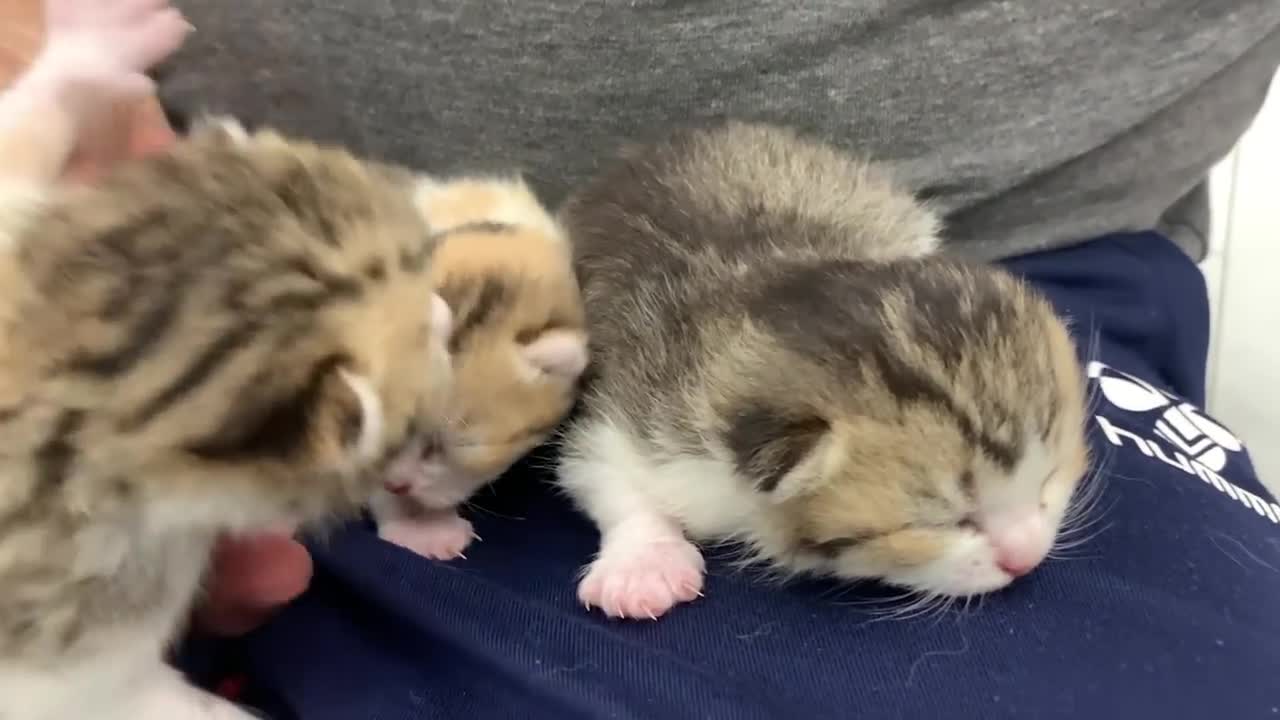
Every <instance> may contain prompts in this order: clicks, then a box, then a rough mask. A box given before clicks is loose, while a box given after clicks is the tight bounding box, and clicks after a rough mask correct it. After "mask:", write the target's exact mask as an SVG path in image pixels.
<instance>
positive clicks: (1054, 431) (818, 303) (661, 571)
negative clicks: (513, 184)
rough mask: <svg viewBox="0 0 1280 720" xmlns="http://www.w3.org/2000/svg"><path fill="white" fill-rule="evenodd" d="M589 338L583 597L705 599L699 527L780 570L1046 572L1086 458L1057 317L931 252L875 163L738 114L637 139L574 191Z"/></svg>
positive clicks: (634, 606)
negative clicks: (587, 557) (588, 555)
mask: <svg viewBox="0 0 1280 720" xmlns="http://www.w3.org/2000/svg"><path fill="white" fill-rule="evenodd" d="M562 220H563V222H564V223H565V226H566V228H567V229H568V230H569V234H570V238H571V239H572V241H573V243H574V247H575V252H576V259H577V268H578V273H579V278H580V281H581V282H582V286H583V293H584V298H585V303H586V307H587V319H588V324H587V325H588V329H589V331H590V333H591V342H592V362H593V366H592V370H591V373H590V375H591V381H590V382H589V383H588V384H587V387H586V388H585V390H584V392H583V399H582V412H581V413H580V414H576V415H575V417H574V418H573V419H572V420H571V421H570V423H569V425H568V427H567V428H566V430H565V432H564V453H563V457H562V459H561V465H560V471H559V478H560V482H561V483H562V485H563V487H564V489H565V490H567V491H568V492H569V494H570V495H571V496H572V497H573V499H574V500H575V501H576V502H577V504H578V505H579V506H580V507H581V508H582V509H583V510H584V511H585V512H586V513H587V514H588V515H589V516H590V517H591V518H592V519H593V520H594V521H595V522H596V524H597V525H598V526H599V528H600V531H601V534H602V538H601V547H600V552H599V555H598V556H597V557H596V559H595V561H594V562H593V563H591V565H590V567H589V568H587V569H586V572H585V576H584V578H583V579H582V581H581V583H580V585H579V587H578V596H579V598H580V599H581V601H582V602H583V603H585V604H586V605H587V606H588V607H598V608H601V609H602V610H603V611H604V612H605V613H607V614H608V615H610V616H618V617H630V618H637V617H649V618H656V617H657V616H658V615H661V614H662V613H664V612H666V611H667V610H669V609H670V608H671V607H672V606H673V605H675V604H677V603H679V602H683V601H689V600H692V599H693V598H695V597H697V596H698V595H699V594H700V590H701V587H702V578H703V559H702V556H701V554H700V553H699V550H698V548H697V547H695V546H694V545H693V544H691V543H690V541H689V540H688V539H686V538H687V537H688V538H692V539H694V540H705V541H713V542H719V541H726V540H732V541H740V542H742V543H744V544H745V546H746V548H747V551H748V553H749V556H750V558H751V559H754V560H759V561H763V562H766V563H769V564H772V565H773V566H774V567H775V568H777V569H779V570H782V571H784V572H809V573H816V574H826V575H834V576H839V577H843V578H849V579H857V578H879V579H882V580H885V581H887V582H889V583H892V584H896V585H900V586H904V587H906V588H909V589H912V590H916V591H919V592H921V593H927V594H939V595H958V596H967V595H972V594H979V593H985V592H989V591H993V590H995V589H997V588H1000V587H1002V586H1004V585H1006V584H1007V583H1009V582H1010V581H1011V580H1012V579H1013V578H1015V577H1017V576H1020V575H1024V574H1026V573H1028V572H1030V571H1031V570H1032V569H1033V568H1035V567H1036V566H1037V565H1038V564H1039V563H1040V562H1041V561H1042V560H1043V558H1044V557H1045V556H1046V554H1047V553H1048V552H1049V550H1050V548H1051V547H1052V545H1053V542H1054V538H1055V536H1056V533H1057V530H1058V527H1059V525H1060V523H1061V522H1062V519H1063V516H1064V512H1065V510H1066V508H1067V505H1068V502H1069V501H1070V498H1071V497H1072V495H1073V492H1074V489H1075V487H1076V485H1077V483H1078V482H1079V480H1080V479H1081V476H1082V475H1083V473H1084V472H1085V470H1086V466H1087V462H1088V457H1087V449H1086V445H1085V436H1084V390H1083V372H1082V371H1081V368H1080V367H1079V366H1078V363H1077V360H1076V355H1075V350H1074V347H1073V345H1072V341H1071V339H1070V337H1069V336H1068V334H1067V331H1066V329H1065V327H1064V325H1063V323H1062V322H1061V321H1060V320H1059V319H1058V318H1057V317H1056V316H1055V314H1054V312H1053V310H1052V308H1051V307H1050V306H1049V305H1048V303H1047V302H1045V300H1043V299H1042V298H1041V297H1040V296H1039V295H1037V294H1036V293H1035V292H1033V291H1032V290H1031V289H1030V288H1029V287H1027V286H1026V285H1024V284H1023V283H1021V282H1019V281H1018V280H1016V279H1014V278H1013V277H1012V276H1010V275H1009V274H1007V273H1005V272H1004V271H1002V270H999V269H996V268H994V267H987V266H982V265H970V264H966V263H962V262H959V261H955V260H946V259H942V258H939V257H935V256H933V255H932V252H933V249H934V248H935V246H936V244H937V240H936V235H935V233H936V228H937V222H936V221H935V218H934V216H933V215H932V214H931V213H930V212H929V211H927V210H926V209H924V208H922V207H921V206H919V205H917V204H916V203H915V202H914V201H913V200H912V198H911V197H910V195H908V194H907V193H905V192H902V191H900V190H898V189H896V188H895V187H894V186H893V185H892V184H891V183H890V182H889V181H888V180H887V179H886V178H885V177H883V176H882V175H881V174H880V172H879V171H878V170H877V169H876V168H874V167H872V166H869V165H867V164H865V163H862V162H860V161H858V160H856V159H853V158H850V157H847V156H845V155H843V154H841V153H840V152H838V151H837V150H835V149H833V148H831V147H828V146H825V145H823V144H820V143H817V142H814V141H811V140H806V139H803V138H801V137H798V136H797V135H795V134H793V133H792V132H789V131H787V130H784V129H778V128H771V127H768V126H759V125H750V124H741V123H730V124H727V125H725V126H722V127H718V128H714V129H710V130H691V131H685V132H680V133H677V134H675V135H674V137H672V138H670V139H669V140H668V141H666V142H663V143H659V144H656V145H654V146H651V147H647V148H640V149H635V150H632V151H630V152H629V153H627V154H626V155H625V157H624V158H623V159H622V160H621V161H620V162H619V163H617V164H616V165H615V166H614V167H613V168H611V169H609V170H607V171H606V172H604V173H603V174H602V175H601V176H600V177H598V178H597V179H596V180H594V181H593V182H591V183H589V184H588V186H587V187H585V188H584V189H582V190H581V191H580V192H578V193H577V194H576V195H575V196H574V197H572V198H571V199H570V200H569V201H568V203H567V204H566V206H565V208H564V210H563V213H562Z"/></svg>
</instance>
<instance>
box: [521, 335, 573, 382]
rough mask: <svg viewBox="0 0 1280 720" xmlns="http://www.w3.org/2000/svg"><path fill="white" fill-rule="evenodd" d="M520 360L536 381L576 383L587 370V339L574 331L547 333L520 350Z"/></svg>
mask: <svg viewBox="0 0 1280 720" xmlns="http://www.w3.org/2000/svg"><path fill="white" fill-rule="evenodd" d="M520 357H521V360H523V361H524V362H525V363H526V364H527V366H528V369H529V370H531V371H532V373H533V374H534V376H535V377H536V376H538V375H541V374H546V375H552V376H555V377H558V378H561V379H564V380H575V379H577V378H578V377H579V376H580V375H582V372H583V371H584V370H585V369H586V367H587V339H586V338H585V337H584V336H583V334H582V333H580V332H577V331H574V330H548V331H546V332H544V333H542V334H541V335H539V336H538V337H536V338H534V340H533V341H532V342H530V343H528V344H526V345H525V346H524V347H522V348H520Z"/></svg>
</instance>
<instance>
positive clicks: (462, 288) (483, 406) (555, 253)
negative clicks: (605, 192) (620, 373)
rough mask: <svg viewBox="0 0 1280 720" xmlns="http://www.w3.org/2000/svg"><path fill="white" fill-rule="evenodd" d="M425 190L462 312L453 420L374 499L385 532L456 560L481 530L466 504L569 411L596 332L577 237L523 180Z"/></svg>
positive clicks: (454, 349) (473, 181)
mask: <svg viewBox="0 0 1280 720" xmlns="http://www.w3.org/2000/svg"><path fill="white" fill-rule="evenodd" d="M417 199H418V206H419V208H420V209H421V211H422V212H423V215H424V216H425V217H426V218H427V222H428V224H429V225H430V227H431V232H432V238H433V241H434V242H435V243H436V245H435V247H436V249H435V251H434V253H433V256H432V265H431V279H432V283H433V285H434V286H435V287H436V288H437V291H438V292H439V293H440V294H441V296H442V297H443V298H444V299H445V301H446V302H447V303H448V304H449V306H450V307H451V308H452V309H453V312H454V324H453V334H452V336H451V338H450V341H449V349H450V356H451V358H452V361H453V368H454V372H453V377H454V386H453V387H454V392H453V396H452V399H451V401H450V404H449V410H448V424H447V425H445V426H444V427H442V428H441V431H440V432H439V433H438V434H437V435H435V436H434V437H428V438H423V441H422V443H421V444H420V445H419V447H417V448H415V452H414V453H413V454H411V455H409V456H407V457H406V458H405V459H404V461H403V462H397V464H396V467H395V468H394V469H393V471H392V473H391V475H390V477H389V478H388V480H387V483H386V488H385V490H384V491H383V492H380V493H378V494H377V495H376V496H375V498H374V502H373V504H372V509H373V512H374V516H375V518H376V519H377V521H378V526H379V534H380V535H381V536H382V537H383V538H385V539H387V540H390V541H392V542H395V543H397V544H400V545H402V546H404V547H406V548H409V549H411V550H414V551H415V552H418V553H420V554H422V555H424V556H426V557H430V558H434V559H439V560H447V559H450V558H453V557H457V556H460V555H461V554H462V552H463V550H464V549H465V548H466V546H467V544H469V543H470V542H471V540H472V538H473V534H472V530H471V524H470V523H469V522H468V521H466V520H464V519H462V518H461V517H460V516H459V515H458V513H457V510H456V508H457V506H458V505H459V504H461V503H463V502H464V501H466V500H467V499H468V498H469V497H471V496H472V495H473V494H474V493H475V492H476V491H477V490H479V489H480V488H481V487H483V486H484V485H486V484H488V483H489V482H491V481H493V480H495V479H496V478H497V477H498V476H499V475H501V474H502V473H503V472H505V471H506V470H507V469H508V468H509V467H511V465H512V464H514V463H515V462H516V461H517V460H518V459H520V458H521V457H523V456H524V455H526V454H527V453H528V452H529V451H530V450H532V449H533V448H534V447H536V446H537V445H540V444H541V443H542V442H543V441H545V440H546V439H547V438H548V437H549V436H550V435H551V433H552V432H553V431H554V429H555V428H556V427H557V426H558V425H559V424H560V422H561V421H562V420H563V419H564V417H565V415H567V414H568V412H569V410H570V409H571V407H572V406H573V403H574V400H575V399H576V395H577V385H578V379H579V377H580V376H581V374H582V372H583V369H584V367H585V366H586V364H587V338H586V331H585V327H584V323H585V319H584V313H583V309H582V298H581V294H580V292H579V289H578V282H577V279H576V277H575V276H574V271H573V258H572V252H571V249H570V246H569V243H568V240H567V239H566V237H565V234H564V232H563V231H562V230H561V228H560V225H559V223H558V222H557V221H556V220H555V218H554V217H552V215H551V214H550V213H549V212H548V211H547V210H546V209H545V208H544V207H543V205H542V204H541V203H540V202H539V201H538V199H537V197H535V195H534V194H533V192H531V191H530V189H529V188H528V186H527V185H526V184H525V183H524V182H523V181H522V180H520V179H519V178H483V177H478V178H457V179H447V180H424V181H422V183H421V184H420V186H419V191H418V193H417Z"/></svg>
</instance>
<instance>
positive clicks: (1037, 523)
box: [987, 513, 1052, 577]
mask: <svg viewBox="0 0 1280 720" xmlns="http://www.w3.org/2000/svg"><path fill="white" fill-rule="evenodd" d="M987 536H988V538H989V539H990V541H991V547H992V549H994V550H995V556H996V557H995V560H996V564H997V565H999V566H1000V569H1001V570H1003V571H1005V572H1006V573H1009V574H1010V575H1012V576H1014V577H1022V576H1023V575H1026V574H1027V573H1029V572H1031V571H1032V570H1034V569H1035V568H1036V566H1037V565H1039V564H1040V561H1041V560H1044V556H1045V555H1047V554H1048V553H1049V545H1050V544H1051V542H1052V537H1051V536H1050V530H1049V527H1048V525H1047V524H1046V523H1045V521H1044V516H1042V515H1041V514H1040V513H1028V514H1027V515H1023V516H1020V517H1015V518H1011V519H1010V520H1008V521H1005V522H999V523H992V524H991V525H990V526H989V528H988V530H987Z"/></svg>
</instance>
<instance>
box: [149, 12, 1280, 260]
mask: <svg viewBox="0 0 1280 720" xmlns="http://www.w3.org/2000/svg"><path fill="white" fill-rule="evenodd" d="M177 4H178V5H179V6H181V7H182V8H183V9H184V11H186V12H187V14H188V16H189V17H190V18H191V19H192V21H193V22H194V24H195V25H196V27H197V32H196V33H195V34H194V35H193V36H192V37H191V40H190V42H189V45H188V47H187V49H186V50H185V51H184V52H183V53H182V54H181V55H180V56H179V57H178V59H177V60H176V62H175V64H174V66H173V70H172V72H173V74H172V76H171V78H170V80H169V81H168V83H167V87H166V89H165V95H166V97H167V99H169V100H171V101H173V102H175V103H176V104H178V105H180V106H182V107H185V108H188V109H190V110H210V111H219V112H226V111H230V112H233V113H235V114H237V115H240V116H241V117H242V118H244V119H245V120H247V121H250V122H267V123H270V124H273V125H276V126H278V127H281V128H282V129H285V130H289V131H293V132H300V133H304V134H307V135H310V136H313V137H316V138H319V139H322V140H329V141H340V142H343V143H345V144H348V145H350V146H351V147H353V148H354V149H356V150H358V151H361V152H365V153H369V154H371V155H373V156H375V157H379V158H383V159H388V160H394V161H398V162H402V163H405V164H408V165H411V166H414V167H417V168H420V169H424V170H428V171H433V172H442V173H447V172H457V171H464V170H472V169H479V170H498V169H505V168H511V167H515V168H518V169H521V170H523V171H524V172H525V173H526V174H527V176H528V177H529V178H530V179H531V181H532V182H533V183H534V185H535V187H537V188H538V190H539V192H540V193H541V194H542V196H543V198H544V199H545V200H547V201H549V202H553V203H554V202H558V201H559V200H560V199H562V198H563V196H564V193H565V192H566V191H567V190H568V189H569V188H570V187H572V186H573V184H575V183H578V182H580V181H582V180H583V179H584V178H585V177H586V176H587V175H588V174H590V173H591V172H592V171H593V169H594V168H596V167H597V166H598V164H599V163H600V162H601V161H602V160H604V159H607V158H608V157H609V156H610V155H612V154H613V153H614V152H615V151H616V149H617V147H618V146H619V144H620V143H622V142H625V141H631V140H642V139H645V138H652V137H656V136H658V135H660V134H663V133H665V132H666V131H667V130H668V129H670V128H672V127H674V126H676V125H680V124H686V123H699V122H703V121H706V120H709V119H714V118H720V117H726V116H732V117H738V118H744V119H759V120H768V121H774V122H780V123H786V124H790V125H793V126H798V127H800V128H802V129H805V130H808V131H812V132H814V133H817V134H820V135H821V136H823V137H824V138H826V139H828V140H831V141H833V142H835V143H837V144H840V145H843V146H846V147H848V148H851V149H855V150H857V151H859V152H863V153H867V154H869V155H871V156H873V157H876V158H878V159H881V160H886V161H891V162H892V163H894V164H895V165H896V166H897V167H898V172H899V174H900V176H901V177H902V178H904V179H905V180H906V181H907V182H908V183H909V184H910V185H911V186H912V187H914V188H915V189H916V190H917V191H918V192H920V193H922V194H924V195H926V196H928V197H931V198H933V199H934V201H935V202H936V203H938V205H939V207H940V208H941V209H942V210H943V211H944V212H945V213H946V215H947V221H948V239H949V242H950V243H952V245H953V247H954V248H955V249H956V250H958V251H961V252H965V253H967V254H972V255H975V256H978V257H987V258H991V257H1000V256H1007V255H1012V254H1017V253H1021V252H1026V251H1030V250H1035V249H1040V248H1045V247H1051V246H1059V245H1063V244H1068V243H1071V242H1073V241H1078V240H1082V239H1087V238H1090V237H1094V236H1097V235H1100V234H1104V233H1107V232H1112V231H1122V230H1134V229H1148V228H1151V227H1156V226H1159V227H1162V228H1163V229H1164V230H1165V231H1166V232H1168V233H1170V234H1171V236H1173V237H1174V239H1175V240H1176V241H1177V242H1178V243H1179V244H1180V245H1181V246H1182V247H1183V248H1184V249H1185V250H1186V251H1187V252H1188V253H1189V254H1191V255H1192V256H1193V257H1196V258H1198V257H1200V256H1201V255H1202V254H1203V252H1204V248H1205V240H1204V238H1205V231H1206V228H1207V222H1208V217H1207V216H1208V212H1207V203H1206V202H1205V198H1206V195H1205V192H1204V187H1203V181H1204V180H1205V177H1206V175H1207V172H1208V170H1209V168H1210V167H1211V166H1212V165H1213V164H1214V163H1215V162H1216V161H1217V160H1219V159H1220V158H1222V157H1223V156H1224V155H1225V154H1226V153H1227V152H1228V151H1229V150H1230V148H1231V146H1232V145H1233V144H1234V143H1235V141H1236V140H1237V139H1238V138H1239V137H1240V135H1241V133H1242V132H1243V131H1244V129H1245V128H1246V127H1247V126H1248V124H1249V122H1250V121H1251V120H1252V119H1253V117H1254V116H1255V114H1256V112H1257V110H1258V108H1259V106H1260V105H1261V103H1262V101H1263V99H1264V97H1265V94H1266V89H1267V86H1268V83H1269V81H1270V79H1271V77H1272V75H1273V74H1274V72H1275V70H1276V67H1277V64H1280V2H1278V1H1277V0H1146V1H1144V2H1137V1H1136V0H846V1H845V2H835V1H831V0H814V1H812V2H794V1H793V0H787V1H770V0H735V1H733V2H708V1H702V2H675V1H673V0H595V1H593V2H587V1H586V0H569V1H567V2H565V1H562V2H556V1H554V0H514V1H508V0H470V1H466V2H461V1H458V0H396V1H393V0H271V1H270V2H207V1H200V0H185V1H184V0H178V2H177Z"/></svg>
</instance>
